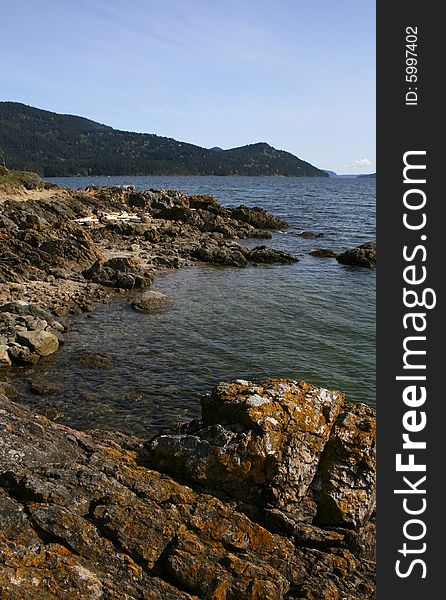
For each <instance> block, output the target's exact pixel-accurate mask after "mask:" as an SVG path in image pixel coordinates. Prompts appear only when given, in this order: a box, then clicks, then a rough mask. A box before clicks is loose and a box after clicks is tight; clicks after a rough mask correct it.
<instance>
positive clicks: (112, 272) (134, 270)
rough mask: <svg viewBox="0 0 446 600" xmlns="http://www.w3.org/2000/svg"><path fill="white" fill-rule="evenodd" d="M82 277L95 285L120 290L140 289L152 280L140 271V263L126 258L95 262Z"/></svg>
mask: <svg viewBox="0 0 446 600" xmlns="http://www.w3.org/2000/svg"><path fill="white" fill-rule="evenodd" d="M83 275H84V277H85V278H86V279H89V280H90V281H94V282H95V283H99V284H101V285H105V286H108V287H117V288H122V289H134V288H141V287H144V286H147V285H150V283H151V282H152V278H151V277H150V276H149V275H148V274H147V273H145V272H144V271H143V270H142V269H141V265H140V263H139V262H138V261H137V260H135V259H134V258H129V257H127V256H122V257H116V258H111V259H109V260H107V261H101V260H97V261H96V262H95V263H93V264H92V265H91V267H89V268H88V269H87V270H86V271H84V272H83Z"/></svg>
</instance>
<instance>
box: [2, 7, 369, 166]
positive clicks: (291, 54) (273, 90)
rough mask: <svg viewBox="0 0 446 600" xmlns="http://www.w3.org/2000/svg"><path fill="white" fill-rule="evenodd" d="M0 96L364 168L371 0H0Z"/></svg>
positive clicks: (170, 133)
mask: <svg viewBox="0 0 446 600" xmlns="http://www.w3.org/2000/svg"><path fill="white" fill-rule="evenodd" d="M0 6H1V20H2V25H1V34H0V50H1V56H2V58H3V60H2V77H1V80H0V100H9V101H15V102H22V103H24V104H28V105H30V106H35V107H38V108H43V109H46V110H50V111H54V112H58V113H64V114H74V115H80V116H83V117H87V118H90V119H93V120H94V121H99V122H100V123H104V124H107V125H111V126H112V127H114V128H116V129H122V130H126V131H138V132H147V133H156V134H157V135H162V136H167V137H172V138H175V139H177V140H181V141H185V142H190V143H193V144H197V145H199V146H204V147H207V148H210V147H213V146H220V147H222V148H232V147H237V146H243V145H245V144H251V143H255V142H260V141H262V142H267V143H269V144H271V145H272V146H274V147H275V148H278V149H280V150H286V151H288V152H292V153H293V154H295V155H296V156H298V157H299V158H302V159H303V160H306V161H308V162H310V163H312V164H314V165H316V166H318V167H320V168H324V169H330V170H333V171H336V172H337V173H339V174H342V173H371V172H375V170H376V167H375V85H376V84H375V2H374V1H373V0H366V1H363V2H359V1H358V0H337V1H336V2H334V1H333V0H76V1H73V0H39V1H38V2H36V1H35V0H20V1H19V2H9V1H8V2H7V1H6V0H0Z"/></svg>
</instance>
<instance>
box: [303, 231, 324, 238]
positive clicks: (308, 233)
mask: <svg viewBox="0 0 446 600" xmlns="http://www.w3.org/2000/svg"><path fill="white" fill-rule="evenodd" d="M297 235H298V236H299V237H303V238H305V239H307V240H312V239H314V238H320V237H324V234H323V233H316V232H315V231H302V233H298V234H297Z"/></svg>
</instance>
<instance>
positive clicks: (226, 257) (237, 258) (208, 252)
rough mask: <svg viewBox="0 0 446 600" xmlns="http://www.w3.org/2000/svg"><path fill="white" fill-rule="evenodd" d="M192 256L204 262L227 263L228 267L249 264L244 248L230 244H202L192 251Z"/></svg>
mask: <svg viewBox="0 0 446 600" xmlns="http://www.w3.org/2000/svg"><path fill="white" fill-rule="evenodd" d="M190 254H191V256H192V258H195V259H196V260H199V261H202V262H208V263H213V264H217V265H226V266H228V267H246V265H247V264H248V261H247V259H246V258H245V256H244V254H243V252H242V248H234V247H229V246H223V245H222V246H209V247H203V246H200V247H198V248H195V249H194V250H193V251H192V252H191V253H190Z"/></svg>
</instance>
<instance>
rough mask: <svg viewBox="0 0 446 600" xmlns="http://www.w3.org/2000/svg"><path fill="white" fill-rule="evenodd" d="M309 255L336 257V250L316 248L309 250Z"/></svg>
mask: <svg viewBox="0 0 446 600" xmlns="http://www.w3.org/2000/svg"><path fill="white" fill-rule="evenodd" d="M309 254H310V256H316V257H317V258H336V256H337V254H336V252H333V250H328V249H327V248H318V249H317V250H312V251H311V252H309Z"/></svg>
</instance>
